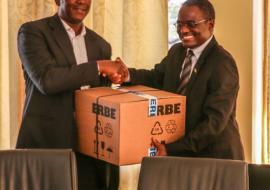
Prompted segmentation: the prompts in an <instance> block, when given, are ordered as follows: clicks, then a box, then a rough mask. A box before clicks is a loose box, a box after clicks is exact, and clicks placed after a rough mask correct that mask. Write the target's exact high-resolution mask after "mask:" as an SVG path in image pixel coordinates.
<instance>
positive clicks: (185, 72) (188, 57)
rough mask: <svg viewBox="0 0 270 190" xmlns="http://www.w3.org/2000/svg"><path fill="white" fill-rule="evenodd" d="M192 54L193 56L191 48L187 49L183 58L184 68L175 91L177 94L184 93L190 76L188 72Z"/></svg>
mask: <svg viewBox="0 0 270 190" xmlns="http://www.w3.org/2000/svg"><path fill="white" fill-rule="evenodd" d="M192 56H194V53H193V51H192V50H188V53H187V55H186V58H185V60H184V63H183V64H184V68H183V69H182V74H181V78H180V84H179V87H178V90H177V92H178V93H179V94H182V95H185V94H186V87H187V84H188V81H189V78H190V72H191V68H192Z"/></svg>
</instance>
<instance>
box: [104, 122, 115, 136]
mask: <svg viewBox="0 0 270 190" xmlns="http://www.w3.org/2000/svg"><path fill="white" fill-rule="evenodd" d="M104 132H105V135H106V136H107V137H112V136H113V130H112V125H111V124H110V123H107V124H106V126H105V128H104Z"/></svg>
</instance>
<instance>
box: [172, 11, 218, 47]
mask: <svg viewBox="0 0 270 190" xmlns="http://www.w3.org/2000/svg"><path fill="white" fill-rule="evenodd" d="M205 19H208V18H207V17H206V16H205V15H204V13H203V12H202V11H201V10H200V9H199V8H198V7H197V6H183V7H181V9H180V11H179V14H178V20H177V22H179V21H180V23H183V24H182V26H180V25H181V24H180V25H179V24H178V26H177V33H178V35H179V37H180V39H181V41H182V43H183V46H184V47H186V48H196V47H198V46H200V45H202V44H203V43H204V42H205V41H207V40H208V39H209V37H210V36H211V35H212V34H213V30H214V25H215V22H214V20H213V19H211V20H206V21H202V20H205ZM187 21H192V22H194V23H198V22H199V21H202V22H200V23H198V24H197V25H195V27H188V26H187V24H185V23H186V22H187Z"/></svg>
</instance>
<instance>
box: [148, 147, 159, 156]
mask: <svg viewBox="0 0 270 190" xmlns="http://www.w3.org/2000/svg"><path fill="white" fill-rule="evenodd" d="M156 155H157V148H156V147H151V148H149V149H148V156H150V157H154V156H156Z"/></svg>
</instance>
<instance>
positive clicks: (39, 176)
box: [0, 149, 77, 190]
mask: <svg viewBox="0 0 270 190" xmlns="http://www.w3.org/2000/svg"><path fill="white" fill-rule="evenodd" d="M0 190H77V169H76V159H75V155H74V153H73V152H72V151H71V150H68V149H67V150H43V149H40V150H39V149H25V150H2V151H0Z"/></svg>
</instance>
